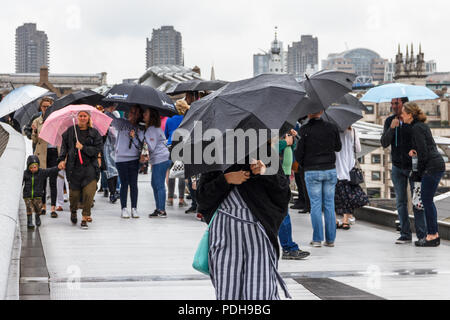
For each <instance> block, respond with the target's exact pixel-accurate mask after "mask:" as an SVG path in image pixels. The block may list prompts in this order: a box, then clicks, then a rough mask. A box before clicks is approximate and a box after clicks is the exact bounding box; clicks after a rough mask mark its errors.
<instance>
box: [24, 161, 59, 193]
mask: <svg viewBox="0 0 450 320" xmlns="http://www.w3.org/2000/svg"><path fill="white" fill-rule="evenodd" d="M32 163H37V164H39V158H38V157H37V156H34V155H31V156H29V157H28V160H27V170H25V171H24V173H23V180H22V185H23V198H24V199H36V198H42V197H43V196H44V189H45V182H46V179H47V177H56V176H57V175H58V168H57V167H53V168H48V169H40V168H39V170H38V171H37V172H36V173H31V171H30V170H29V169H28V167H29V166H30V165H31V164H32Z"/></svg>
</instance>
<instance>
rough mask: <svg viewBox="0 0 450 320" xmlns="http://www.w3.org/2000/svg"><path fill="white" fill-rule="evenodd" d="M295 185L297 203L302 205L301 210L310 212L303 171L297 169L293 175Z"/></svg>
mask: <svg viewBox="0 0 450 320" xmlns="http://www.w3.org/2000/svg"><path fill="white" fill-rule="evenodd" d="M294 177H295V183H296V184H297V189H298V200H297V201H298V202H299V203H300V204H302V205H303V209H305V210H307V211H310V209H311V204H310V203H309V197H308V191H307V189H306V184H305V171H304V170H303V169H302V168H299V170H298V172H297V173H296V174H295V175H294Z"/></svg>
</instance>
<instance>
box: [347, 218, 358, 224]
mask: <svg viewBox="0 0 450 320" xmlns="http://www.w3.org/2000/svg"><path fill="white" fill-rule="evenodd" d="M348 222H349V223H350V224H352V225H353V224H355V223H356V218H355V217H352V218H348Z"/></svg>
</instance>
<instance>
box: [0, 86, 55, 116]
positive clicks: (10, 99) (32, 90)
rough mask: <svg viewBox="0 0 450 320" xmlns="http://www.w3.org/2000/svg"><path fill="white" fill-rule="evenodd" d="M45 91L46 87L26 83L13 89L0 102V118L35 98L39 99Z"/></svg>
mask: <svg viewBox="0 0 450 320" xmlns="http://www.w3.org/2000/svg"><path fill="white" fill-rule="evenodd" d="M47 92H49V91H48V90H47V89H44V88H41V87H37V86H32V85H26V86H23V87H20V88H17V89H14V90H13V91H11V92H10V93H9V94H8V95H6V97H4V98H3V100H2V101H1V102H0V118H1V117H3V116H6V115H7V114H10V113H13V112H14V111H17V110H19V109H20V108H22V107H23V106H25V105H27V104H29V103H31V102H33V101H35V100H36V99H39V98H40V97H42V95H44V94H46V93H47Z"/></svg>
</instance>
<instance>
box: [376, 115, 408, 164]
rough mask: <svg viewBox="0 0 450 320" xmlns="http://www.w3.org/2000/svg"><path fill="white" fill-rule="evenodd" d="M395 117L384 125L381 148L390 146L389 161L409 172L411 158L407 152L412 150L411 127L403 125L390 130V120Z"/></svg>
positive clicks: (387, 120) (389, 119)
mask: <svg viewBox="0 0 450 320" xmlns="http://www.w3.org/2000/svg"><path fill="white" fill-rule="evenodd" d="M395 117H396V116H395V115H394V116H390V117H389V118H387V119H386V121H385V123H384V131H383V135H382V136H381V145H382V146H383V148H387V147H389V146H391V159H392V163H393V165H394V166H396V167H397V168H400V169H404V170H411V166H412V163H411V157H410V156H409V151H411V149H413V148H412V130H411V129H412V128H411V125H409V124H406V123H403V124H401V125H400V126H399V127H398V128H397V129H391V123H392V120H394V118H395Z"/></svg>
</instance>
